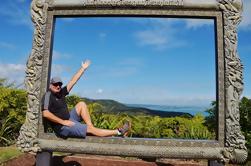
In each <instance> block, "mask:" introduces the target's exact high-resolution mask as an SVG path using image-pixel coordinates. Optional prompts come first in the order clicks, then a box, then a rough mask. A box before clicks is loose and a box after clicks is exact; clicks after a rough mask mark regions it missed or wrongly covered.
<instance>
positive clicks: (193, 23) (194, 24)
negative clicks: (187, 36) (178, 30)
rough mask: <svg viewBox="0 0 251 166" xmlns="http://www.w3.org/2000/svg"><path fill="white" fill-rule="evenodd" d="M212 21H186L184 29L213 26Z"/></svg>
mask: <svg viewBox="0 0 251 166" xmlns="http://www.w3.org/2000/svg"><path fill="white" fill-rule="evenodd" d="M213 24H214V21H213V20H212V19H186V28H188V29H197V28H201V27H202V26H207V25H213Z"/></svg>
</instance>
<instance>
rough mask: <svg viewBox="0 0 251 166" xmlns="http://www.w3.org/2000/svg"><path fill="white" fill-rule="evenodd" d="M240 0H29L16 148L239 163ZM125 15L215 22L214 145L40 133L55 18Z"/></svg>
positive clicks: (242, 145) (244, 154)
mask: <svg viewBox="0 0 251 166" xmlns="http://www.w3.org/2000/svg"><path fill="white" fill-rule="evenodd" d="M241 13H242V1H241V0H210V1H203V0H200V1H194V0H71V1H67V0H33V1H32V3H31V16H32V21H33V23H34V27H35V29H34V38H33V45H32V46H33V47H32V50H31V54H30V56H29V59H28V62H27V68H26V78H25V85H26V89H27V92H28V104H27V105H28V110H27V114H26V121H25V123H24V124H23V126H22V127H21V129H20V135H19V137H18V141H17V146H18V147H19V148H20V149H21V150H22V151H24V152H35V153H36V152H39V151H61V152H75V153H87V154H102V155H119V156H136V157H154V158H187V159H209V160H219V161H222V162H224V163H228V162H232V163H243V162H245V160H246V159H247V148H246V147H245V138H244V136H243V135H242V133H241V130H240V124H239V119H240V115H239V106H238V104H239V99H240V95H241V93H242V91H243V75H242V70H243V66H242V64H241V61H240V59H239V56H238V53H237V26H238V24H239V23H240V21H241ZM68 16H70V17H78V16H94V17H95V16H114V17H115V16H130V17H135V16H138V17H177V18H211V19H214V23H215V39H216V41H215V46H216V61H217V62H216V77H217V79H216V85H217V86H216V87H217V89H216V92H217V109H218V116H217V118H218V119H217V123H218V130H217V131H218V133H217V138H216V140H181V139H143V138H142V139H141V138H140V139H139V138H117V137H110V138H104V137H94V136H89V137H87V138H86V139H67V140H64V139H60V138H57V137H56V136H54V135H51V134H48V133H45V132H44V127H43V123H42V116H41V103H40V101H41V98H42V96H43V94H44V93H45V92H46V90H47V88H48V84H49V78H50V71H51V59H52V57H51V56H52V42H53V41H52V39H53V30H54V20H55V18H56V17H68Z"/></svg>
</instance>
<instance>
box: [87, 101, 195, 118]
mask: <svg viewBox="0 0 251 166" xmlns="http://www.w3.org/2000/svg"><path fill="white" fill-rule="evenodd" d="M82 100H84V101H85V102H86V103H87V104H89V103H97V104H99V105H101V106H102V107H100V110H102V112H105V113H112V114H118V113H126V114H130V115H155V116H161V117H175V116H182V117H193V116H192V115H191V114H189V113H186V112H175V111H162V110H152V109H148V108H142V107H131V106H127V105H125V104H122V103H119V102H117V101H115V100H105V99H102V100H94V99H88V98H82Z"/></svg>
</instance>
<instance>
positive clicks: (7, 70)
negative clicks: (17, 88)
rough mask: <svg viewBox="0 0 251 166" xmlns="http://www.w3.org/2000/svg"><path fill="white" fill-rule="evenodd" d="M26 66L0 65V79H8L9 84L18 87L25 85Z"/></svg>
mask: <svg viewBox="0 0 251 166" xmlns="http://www.w3.org/2000/svg"><path fill="white" fill-rule="evenodd" d="M25 68H26V65H24V64H11V63H10V64H5V63H0V78H6V79H7V80H8V81H9V82H14V83H15V84H16V85H20V84H23V82H24V77H25Z"/></svg>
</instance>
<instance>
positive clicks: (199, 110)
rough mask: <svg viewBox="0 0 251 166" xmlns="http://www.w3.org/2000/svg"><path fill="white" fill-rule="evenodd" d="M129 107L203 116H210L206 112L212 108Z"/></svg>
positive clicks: (132, 105) (174, 106) (137, 105)
mask: <svg viewBox="0 0 251 166" xmlns="http://www.w3.org/2000/svg"><path fill="white" fill-rule="evenodd" d="M125 105H126V106H129V107H142V108H147V109H151V110H157V111H165V112H184V113H189V114H191V115H193V116H194V115H196V114H198V113H201V114H202V115H203V116H208V113H207V112H206V110H207V109H209V108H210V106H193V105H191V106H190V105H157V104H125Z"/></svg>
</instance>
